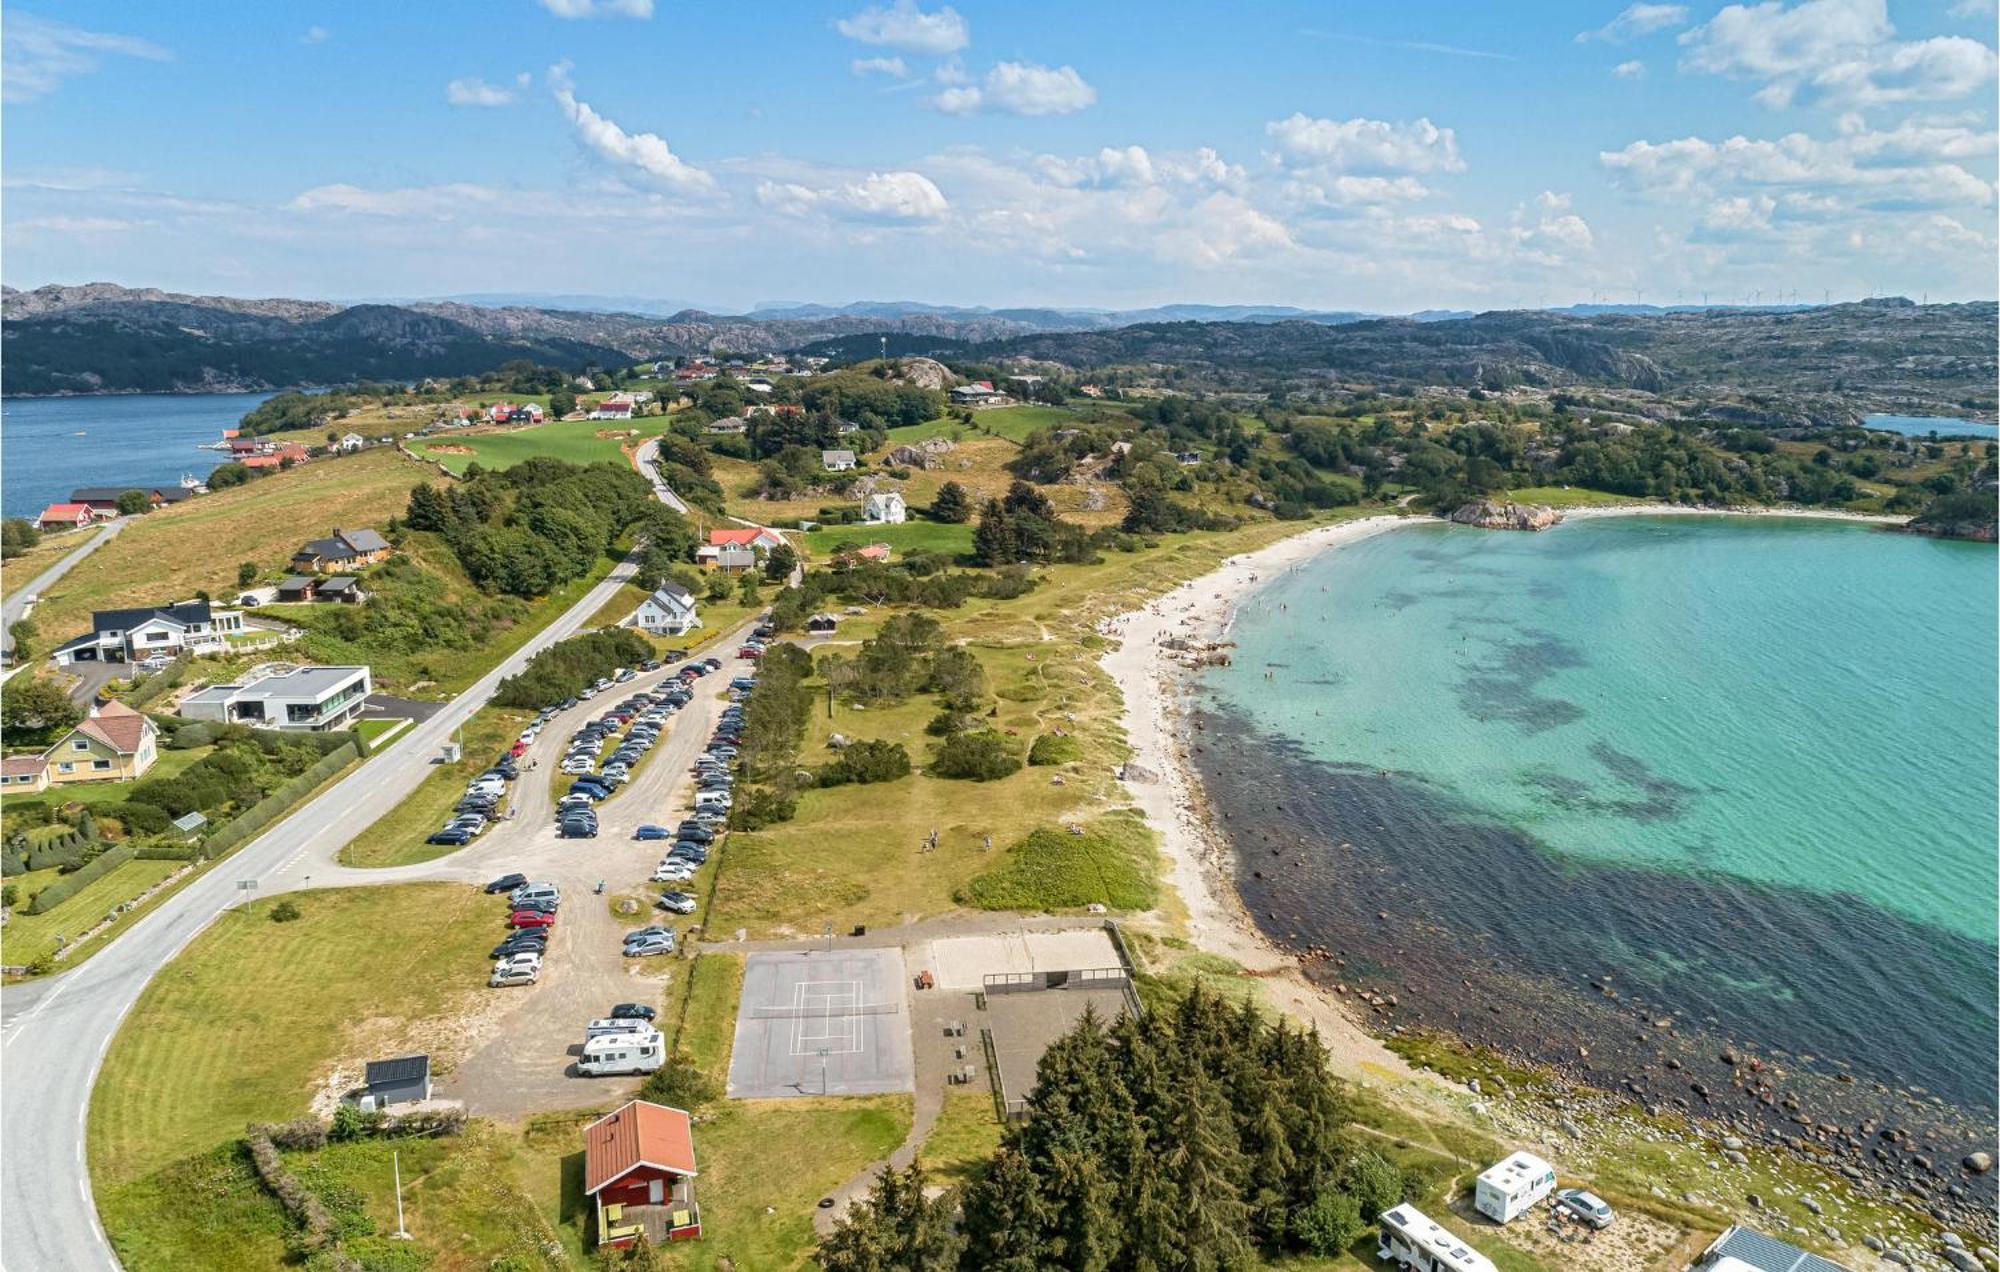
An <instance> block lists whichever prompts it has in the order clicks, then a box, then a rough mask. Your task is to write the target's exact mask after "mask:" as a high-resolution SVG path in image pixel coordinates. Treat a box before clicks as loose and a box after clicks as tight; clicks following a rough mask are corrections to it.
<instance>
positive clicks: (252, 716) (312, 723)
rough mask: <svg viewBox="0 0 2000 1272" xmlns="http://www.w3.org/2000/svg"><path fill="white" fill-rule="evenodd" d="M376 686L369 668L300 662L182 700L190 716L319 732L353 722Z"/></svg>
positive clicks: (193, 718) (264, 726) (268, 727)
mask: <svg viewBox="0 0 2000 1272" xmlns="http://www.w3.org/2000/svg"><path fill="white" fill-rule="evenodd" d="M372 688H373V685H372V681H371V680H370V678H369V674H368V668H366V667H299V668H296V669H294V670H292V671H286V672H280V673H278V674H277V675H272V676H263V677H260V678H258V679H256V680H252V681H249V682H247V683H244V684H234V685H212V686H210V687H209V688H207V689H203V690H200V691H198V692H196V693H192V694H189V695H188V696H187V697H186V698H185V699H183V700H182V702H181V714H182V715H183V716H186V717H187V718H188V719H190V720H221V721H223V722H225V723H231V724H249V725H254V726H256V727H258V728H265V729H295V730H306V731H310V732H315V733H318V732H324V731H326V730H329V729H345V728H348V727H349V726H351V725H352V724H353V722H354V719H355V717H357V716H359V715H360V714H361V708H362V705H363V704H364V703H365V702H366V701H367V699H368V695H369V693H370V692H371V691H372Z"/></svg>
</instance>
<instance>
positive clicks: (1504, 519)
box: [1445, 499, 1563, 530]
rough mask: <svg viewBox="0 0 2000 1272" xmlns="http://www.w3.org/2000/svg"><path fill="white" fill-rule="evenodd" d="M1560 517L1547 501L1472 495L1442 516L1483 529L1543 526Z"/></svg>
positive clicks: (1524, 528) (1539, 527)
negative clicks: (1522, 501)
mask: <svg viewBox="0 0 2000 1272" xmlns="http://www.w3.org/2000/svg"><path fill="white" fill-rule="evenodd" d="M1562 519H1563V518H1562V514H1561V513H1560V512H1557V511H1556V510H1555V509H1554V508H1551V507H1549V506H1548V505H1547V504H1517V503H1512V502H1509V503H1497V502H1495V501H1494V500H1491V499H1475V500H1473V501H1472V502H1471V503H1469V504H1466V505H1465V506H1464V507H1462V508H1460V509H1458V511H1456V512H1454V513H1452V514H1451V515H1450V516H1449V517H1447V518H1445V520H1447V521H1455V522H1457V523H1458V524H1459V525H1462V526H1478V527H1479V528H1480V529H1482V530H1546V529H1548V528H1549V527H1550V526H1552V525H1554V524H1556V523H1557V522H1558V521H1561V520H1562Z"/></svg>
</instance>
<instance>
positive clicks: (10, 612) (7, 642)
mask: <svg viewBox="0 0 2000 1272" xmlns="http://www.w3.org/2000/svg"><path fill="white" fill-rule="evenodd" d="M126 524H127V523H126V520H125V518H123V517H117V518H114V519H113V520H110V521H107V522H105V523H104V528H103V529H102V530H100V531H97V532H94V533H93V534H92V535H91V536H90V542H88V543H86V544H83V545H82V546H80V547H78V548H77V549H76V550H75V551H73V552H70V553H68V554H67V555H65V556H64V557H63V558H62V560H60V561H57V562H56V563H55V564H54V565H52V566H50V567H49V568H48V569H46V570H43V571H42V572H41V573H40V574H37V575H36V576H35V579H34V582H32V583H30V584H28V586H26V587H24V588H22V589H21V590H20V591H18V592H16V593H14V594H13V595H12V596H10V597H8V598H7V599H6V600H5V601H0V651H4V652H5V653H6V655H7V656H8V657H10V658H11V657H13V655H14V637H13V636H12V635H11V634H10V633H11V632H12V631H13V628H14V624H16V623H18V622H20V621H21V619H22V618H24V617H26V615H27V613H28V602H29V599H30V598H33V597H39V596H40V595H41V594H42V593H44V592H46V591H48V590H49V588H51V587H52V586H54V585H55V583H56V581H57V580H58V579H60V578H62V576H63V575H65V574H68V573H69V572H70V571H71V570H73V569H75V568H76V566H77V564H78V562H80V561H82V560H83V559H84V558H85V557H87V556H89V555H90V554H91V553H93V552H95V551H97V550H98V549H99V548H101V547H103V546H104V545H105V544H107V543H109V542H111V540H112V539H113V537H115V536H116V535H117V533H118V532H119V531H120V530H123V529H124V528H125V526H126Z"/></svg>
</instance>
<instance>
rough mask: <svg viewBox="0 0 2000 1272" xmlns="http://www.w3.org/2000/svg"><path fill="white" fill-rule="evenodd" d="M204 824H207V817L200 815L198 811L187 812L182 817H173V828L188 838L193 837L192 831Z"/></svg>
mask: <svg viewBox="0 0 2000 1272" xmlns="http://www.w3.org/2000/svg"><path fill="white" fill-rule="evenodd" d="M206 825H208V818H206V817H204V816H202V815H201V814H200V813H189V814H187V815H186V816H184V817H176V818H174V829H175V830H178V831H179V832H181V834H183V835H186V836H188V837H189V838H193V837H194V833H195V832H196V831H198V830H200V829H201V828H202V827H203V826H206Z"/></svg>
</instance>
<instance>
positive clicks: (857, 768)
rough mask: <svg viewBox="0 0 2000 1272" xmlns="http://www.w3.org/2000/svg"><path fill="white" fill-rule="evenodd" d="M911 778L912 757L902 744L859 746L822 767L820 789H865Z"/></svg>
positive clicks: (846, 751) (874, 742)
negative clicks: (867, 786)
mask: <svg viewBox="0 0 2000 1272" xmlns="http://www.w3.org/2000/svg"><path fill="white" fill-rule="evenodd" d="M909 775H910V753H909V752H908V751H906V750H904V749H903V744H902V743H901V742H877V741H872V740H871V741H864V742H856V743H854V744H852V745H851V746H849V747H848V748H847V749H846V750H844V751H842V752H841V753H840V758H839V759H837V760H835V761H834V762H833V763H831V764H827V765H823V766H821V768H820V770H819V784H820V785H821V786H845V785H847V784H849V783H853V784H855V785H858V786H865V785H867V784H869V783H871V782H893V781H895V780H896V779H897V778H901V777H908V776H909Z"/></svg>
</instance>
